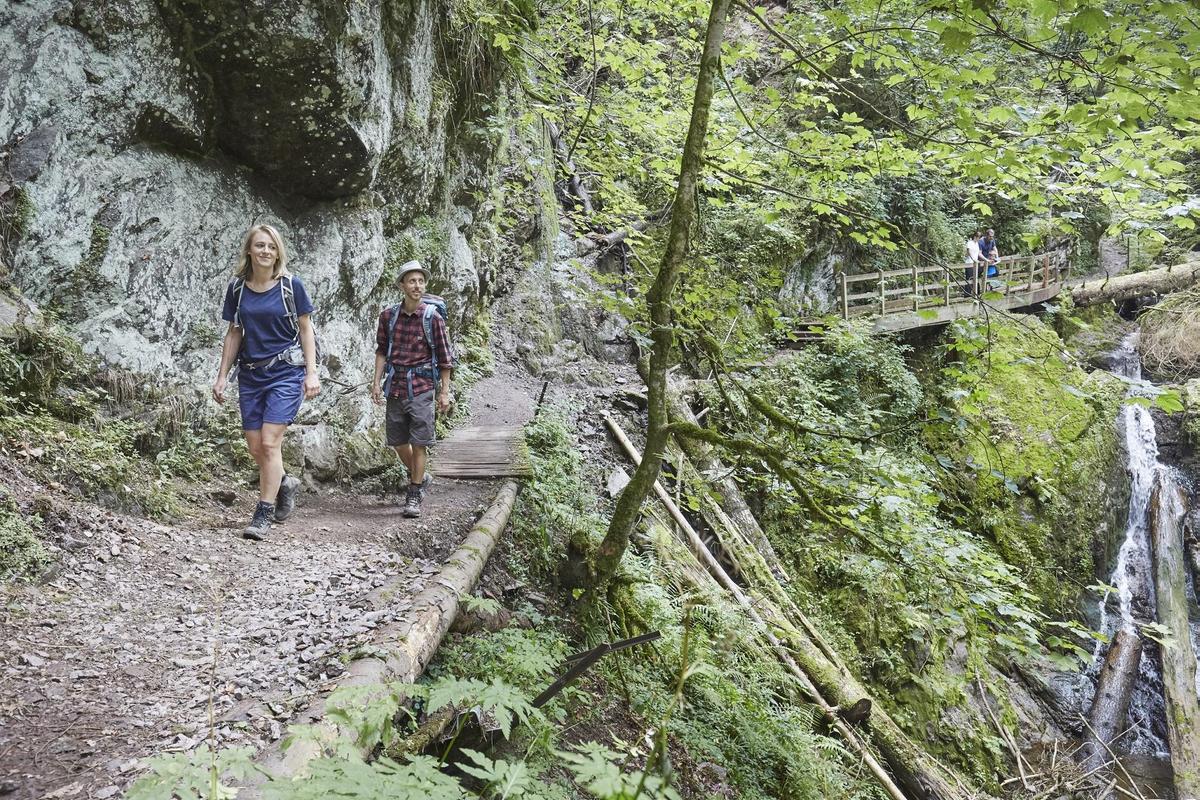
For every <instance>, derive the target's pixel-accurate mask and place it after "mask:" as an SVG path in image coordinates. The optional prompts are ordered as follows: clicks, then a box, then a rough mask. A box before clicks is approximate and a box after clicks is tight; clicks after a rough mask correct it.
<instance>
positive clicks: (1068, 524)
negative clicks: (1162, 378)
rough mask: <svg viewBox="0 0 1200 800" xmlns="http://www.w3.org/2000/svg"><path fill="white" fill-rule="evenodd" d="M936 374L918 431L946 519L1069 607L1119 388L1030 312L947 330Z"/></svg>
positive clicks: (1056, 604) (1100, 509)
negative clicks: (1069, 351) (982, 536)
mask: <svg viewBox="0 0 1200 800" xmlns="http://www.w3.org/2000/svg"><path fill="white" fill-rule="evenodd" d="M946 348H947V351H948V353H949V354H950V355H951V356H952V358H951V360H949V361H948V362H947V363H946V365H945V366H944V367H943V370H942V376H941V377H942V379H943V383H942V392H943V401H944V403H945V404H946V405H945V408H946V409H948V413H946V414H944V416H945V417H946V418H945V419H944V420H943V421H942V422H943V423H944V424H940V425H933V426H930V428H929V429H928V435H927V437H926V439H927V442H928V444H929V446H930V448H931V449H932V450H933V451H934V452H935V453H937V454H938V458H939V461H943V462H945V466H947V469H946V472H945V478H944V482H945V484H946V485H947V487H948V488H949V489H950V490H951V491H952V492H953V494H954V496H955V497H956V498H957V499H958V514H959V515H961V517H962V519H963V521H964V523H965V524H967V525H968V526H969V527H971V528H972V529H973V530H978V531H981V532H985V533H986V534H987V535H988V536H989V537H990V538H991V539H992V540H993V541H994V542H995V543H996V546H997V548H998V550H999V552H1000V553H1001V554H1002V555H1003V556H1004V559H1005V561H1007V562H1008V563H1009V564H1010V565H1012V566H1013V567H1015V568H1016V569H1019V570H1021V571H1022V572H1023V573H1024V574H1025V575H1026V576H1027V579H1028V582H1029V585H1030V586H1031V587H1032V588H1033V589H1034V591H1035V592H1036V593H1037V594H1038V595H1039V596H1040V597H1042V598H1043V599H1044V600H1045V602H1046V606H1047V607H1048V608H1049V609H1051V610H1053V611H1056V612H1059V613H1067V612H1069V610H1070V609H1071V608H1072V607H1073V605H1074V603H1075V600H1076V599H1077V597H1078V594H1079V592H1080V590H1081V589H1082V588H1083V587H1084V586H1086V585H1088V584H1089V583H1090V582H1091V580H1092V577H1093V575H1094V570H1095V565H1094V564H1093V562H1092V539H1093V536H1094V534H1095V532H1096V530H1097V529H1098V528H1099V527H1100V526H1101V523H1102V521H1103V513H1104V508H1105V502H1104V500H1105V497H1106V495H1107V494H1108V492H1109V490H1110V487H1109V476H1110V474H1111V471H1112V468H1113V464H1114V463H1115V460H1116V459H1117V457H1118V438H1117V428H1116V424H1115V420H1116V416H1117V413H1118V411H1119V409H1120V404H1121V399H1122V397H1123V395H1124V385H1123V384H1122V383H1121V382H1120V381H1119V380H1117V379H1115V378H1113V377H1112V376H1111V375H1109V374H1107V373H1104V372H1093V373H1087V372H1085V371H1084V370H1083V369H1081V368H1080V367H1079V366H1078V365H1077V364H1076V362H1075V361H1074V360H1073V359H1072V358H1071V357H1069V356H1068V355H1066V353H1065V352H1064V346H1063V343H1062V340H1061V339H1059V337H1058V335H1057V334H1056V333H1055V332H1054V331H1053V330H1052V329H1050V328H1049V327H1047V326H1046V325H1043V324H1041V323H1040V322H1039V321H1037V320H1036V319H1033V318H1029V317H1026V318H1023V319H1022V320H1021V321H1020V322H1019V323H1016V322H998V321H997V322H993V323H992V324H991V325H990V326H988V327H987V328H984V327H981V326H977V325H974V324H970V323H960V324H958V325H956V326H954V327H953V328H952V330H951V332H950V333H949V335H948V337H947V341H946Z"/></svg>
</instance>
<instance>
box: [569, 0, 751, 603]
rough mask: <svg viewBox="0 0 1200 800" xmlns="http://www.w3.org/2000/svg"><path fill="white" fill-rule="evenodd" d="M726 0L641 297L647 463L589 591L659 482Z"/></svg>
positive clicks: (609, 570)
mask: <svg viewBox="0 0 1200 800" xmlns="http://www.w3.org/2000/svg"><path fill="white" fill-rule="evenodd" d="M729 6H730V0H713V4H712V7H711V9H710V10H709V15H708V28H707V32H706V34H705V37H704V52H703V54H702V55H701V57H700V72H699V75H698V77H697V79H696V95H695V99H694V100H693V101H692V119H691V124H690V125H689V126H688V134H687V141H686V143H685V144H684V146H683V159H682V163H681V165H680V168H679V182H678V184H677V185H676V188H675V204H674V207H673V209H672V212H671V230H670V233H669V235H668V238H667V246H666V249H665V251H664V253H663V258H662V262H661V263H660V264H659V268H658V274H657V275H656V276H655V279H654V284H653V286H651V287H650V291H649V293H648V294H647V295H646V305H647V306H648V309H649V312H650V339H651V341H652V346H651V351H650V365H649V369H648V370H647V374H646V397H647V401H648V402H647V406H648V422H647V427H646V448H645V450H646V458H645V459H643V460H642V464H641V466H639V467H638V468H637V470H636V471H635V472H634V473H633V478H632V479H631V480H630V481H629V484H628V485H627V486H626V487H625V489H624V491H622V492H621V495H620V497H619V498H618V499H617V506H616V509H615V510H614V511H613V516H612V520H611V522H610V523H609V526H608V531H607V532H606V533H605V536H604V541H603V542H601V543H600V547H599V548H598V549H597V550H596V552H595V554H594V555H593V557H592V563H591V570H590V573H591V574H590V576H589V582H590V584H591V585H590V587H589V588H592V589H599V588H601V587H604V586H606V585H607V584H608V582H609V580H610V579H611V578H612V576H613V574H614V573H615V572H616V570H617V565H618V564H619V563H620V562H621V556H622V555H624V553H625V549H626V548H627V547H628V546H629V536H630V534H631V533H632V532H633V529H634V526H636V525H637V523H638V517H639V514H640V511H641V507H642V501H644V500H645V499H646V496H647V495H648V494H649V493H650V490H651V487H653V486H654V482H655V481H656V480H657V479H658V473H659V469H660V466H661V461H662V456H663V453H664V452H665V451H666V446H667V437H668V432H667V424H668V418H667V367H668V366H670V363H671V355H672V354H671V351H672V349H673V347H674V344H675V332H674V323H675V319H674V316H675V315H674V310H673V308H672V305H671V296H672V294H673V292H674V290H675V285H676V284H677V283H678V282H679V275H680V272H681V271H682V268H683V262H684V259H685V258H686V257H687V254H688V245H689V243H690V240H691V234H692V229H693V227H694V226H695V222H696V199H697V198H696V183H697V180H698V178H699V176H700V168H701V166H702V165H703V160H704V143H705V139H706V138H707V136H708V112H709V107H710V106H711V105H712V95H713V78H714V76H715V74H716V71H717V66H718V64H719V62H720V58H721V44H722V42H724V40H725V20H726V18H727V17H728V16H729Z"/></svg>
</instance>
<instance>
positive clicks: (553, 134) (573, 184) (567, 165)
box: [546, 119, 593, 217]
mask: <svg viewBox="0 0 1200 800" xmlns="http://www.w3.org/2000/svg"><path fill="white" fill-rule="evenodd" d="M546 131H547V132H548V133H549V134H550V144H551V145H552V146H553V147H554V154H555V155H556V156H558V163H559V166H561V167H562V169H563V172H564V173H566V175H567V188H568V189H570V191H571V194H572V195H574V197H575V199H576V200H578V201H579V206H580V208H582V209H583V213H584V214H585V215H586V216H589V217H590V216H591V215H592V213H593V209H592V195H591V193H590V192H588V189H587V186H586V185H585V184H584V183H583V181H582V180H581V179H580V177H579V171H578V170H577V169H576V168H575V162H574V161H572V160H571V154H570V153H568V152H567V145H566V143H565V142H564V141H563V140H562V134H561V133H560V132H559V130H558V126H557V125H555V124H554V123H553V122H552V121H551V120H549V119H547V120H546Z"/></svg>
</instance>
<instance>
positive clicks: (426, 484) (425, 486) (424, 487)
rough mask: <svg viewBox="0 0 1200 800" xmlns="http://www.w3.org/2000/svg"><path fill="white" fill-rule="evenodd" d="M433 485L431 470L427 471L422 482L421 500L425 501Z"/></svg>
mask: <svg viewBox="0 0 1200 800" xmlns="http://www.w3.org/2000/svg"><path fill="white" fill-rule="evenodd" d="M432 485H433V476H432V475H430V474H429V470H425V479H424V480H422V481H421V499H422V500H424V499H425V493H426V492H428V491H429V487H430V486H432Z"/></svg>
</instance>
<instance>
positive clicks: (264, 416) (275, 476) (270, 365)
mask: <svg viewBox="0 0 1200 800" xmlns="http://www.w3.org/2000/svg"><path fill="white" fill-rule="evenodd" d="M287 263H288V256H287V248H286V247H284V244H283V238H282V237H281V236H280V235H279V231H277V230H275V228H273V227H271V226H270V225H255V226H254V227H252V228H250V230H248V231H246V235H245V236H244V237H242V250H241V254H240V255H239V257H238V267H237V270H236V271H235V272H234V277H233V280H231V281H230V282H229V285H228V286H227V287H226V289H225V306H224V308H223V309H222V311H221V318H222V319H224V320H225V321H226V322H228V323H229V328H228V330H226V332H225V345H224V347H222V349H221V364H220V366H219V367H218V369H217V380H216V382H215V383H214V384H213V388H212V395H213V399H214V400H216V401H217V402H218V403H224V402H225V388H226V385H227V384H228V382H229V381H230V380H232V379H233V377H234V376H233V375H232V374H231V373H230V370H231V369H232V368H233V366H234V362H235V361H236V362H237V372H236V376H237V380H238V384H239V389H238V409H239V410H240V411H241V414H242V433H243V435H244V436H245V437H246V445H247V446H248V447H249V448H250V455H251V456H253V457H254V463H256V464H258V506H257V507H255V509H254V517H253V518H252V519H251V520H250V524H249V525H248V526H247V527H246V529H245V530H244V531H243V534H242V535H243V536H245V537H246V538H247V539H254V540H259V539H262V538H263V536H265V535H266V533H267V531H269V530H270V529H271V523H272V522H282V521H283V520H285V519H287V518H288V516H289V515H290V514H291V513H292V509H293V508H295V505H296V493H297V492H298V491H299V490H300V479H299V478H296V477H290V476H288V475H286V474H285V473H284V471H283V454H282V446H283V435H284V433H286V432H287V427H288V425H290V424H292V422H293V421H294V420H295V419H296V414H297V413H298V412H299V411H300V404H301V403H302V402H303V401H304V400H305V399H306V398H312V397H316V396H317V393H318V392H320V391H321V381H320V378H319V377H318V376H317V345H316V334H315V332H314V331H313V326H312V322H311V315H312V311H313V304H312V300H310V299H309V297H308V290H306V289H305V288H304V284H303V283H302V282H301V281H300V279H299V278H297V277H296V276H294V275H292V274H291V273H290V272H288V268H287ZM277 499H278V503H276V500H277Z"/></svg>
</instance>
